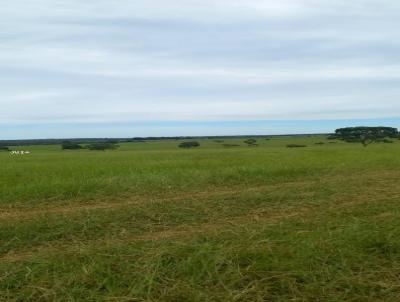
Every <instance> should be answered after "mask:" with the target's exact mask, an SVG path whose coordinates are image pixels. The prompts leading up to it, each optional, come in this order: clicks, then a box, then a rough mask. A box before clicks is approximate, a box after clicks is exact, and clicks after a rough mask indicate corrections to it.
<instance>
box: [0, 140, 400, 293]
mask: <svg viewBox="0 0 400 302" xmlns="http://www.w3.org/2000/svg"><path fill="white" fill-rule="evenodd" d="M243 140H244V139H242V140H238V139H226V140H224V142H223V143H219V142H215V141H214V140H213V139H209V140H205V139H204V140H201V141H200V143H201V147H200V148H198V149H191V150H182V149H179V148H177V145H178V144H179V141H156V142H146V143H124V144H121V148H120V149H119V150H116V151H106V152H101V151H100V152H96V151H88V150H79V151H62V150H61V149H60V147H59V146H28V147H14V148H13V149H15V150H30V151H32V153H31V154H30V155H24V156H11V155H9V154H8V153H6V152H2V153H0V210H1V212H0V258H1V261H0V301H399V297H400V288H399V286H398V284H399V281H400V210H399V202H400V187H399V185H398V184H399V176H400V156H399V154H400V141H396V142H395V143H394V144H377V145H371V146H369V147H368V148H363V147H362V146H361V145H358V144H346V143H343V142H338V143H335V144H331V143H329V141H328V140H326V139H325V138H324V137H322V136H310V137H308V136H302V137H274V138H272V139H270V140H265V139H259V138H258V143H259V147H247V146H245V144H243V143H242V142H243ZM317 142H324V143H325V144H323V145H316V144H315V143H317ZM224 143H227V144H241V146H240V147H231V148H229V147H223V146H222V144H224ZM291 143H293V144H305V145H307V147H306V148H293V149H290V148H286V145H287V144H291Z"/></svg>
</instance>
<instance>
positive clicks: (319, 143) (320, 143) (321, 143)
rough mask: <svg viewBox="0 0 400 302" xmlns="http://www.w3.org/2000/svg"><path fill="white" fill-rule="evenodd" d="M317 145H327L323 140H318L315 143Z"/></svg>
mask: <svg viewBox="0 0 400 302" xmlns="http://www.w3.org/2000/svg"><path fill="white" fill-rule="evenodd" d="M315 145H325V143H323V142H318V143H315Z"/></svg>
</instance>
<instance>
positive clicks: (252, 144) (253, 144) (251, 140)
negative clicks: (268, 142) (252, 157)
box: [244, 138, 258, 147]
mask: <svg viewBox="0 0 400 302" xmlns="http://www.w3.org/2000/svg"><path fill="white" fill-rule="evenodd" d="M244 143H245V144H246V145H247V146H249V147H257V146H258V144H257V140H255V139H254V138H249V139H246V140H245V141H244Z"/></svg>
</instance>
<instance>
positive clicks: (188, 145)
mask: <svg viewBox="0 0 400 302" xmlns="http://www.w3.org/2000/svg"><path fill="white" fill-rule="evenodd" d="M199 146H200V144H199V143H198V142H182V143H180V144H179V145H178V147H179V148H184V149H189V148H196V147H199Z"/></svg>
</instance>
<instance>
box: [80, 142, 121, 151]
mask: <svg viewBox="0 0 400 302" xmlns="http://www.w3.org/2000/svg"><path fill="white" fill-rule="evenodd" d="M118 147H119V145H117V144H113V143H110V142H97V143H92V144H90V145H88V146H87V148H88V149H89V150H96V151H104V150H114V149H117V148H118Z"/></svg>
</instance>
